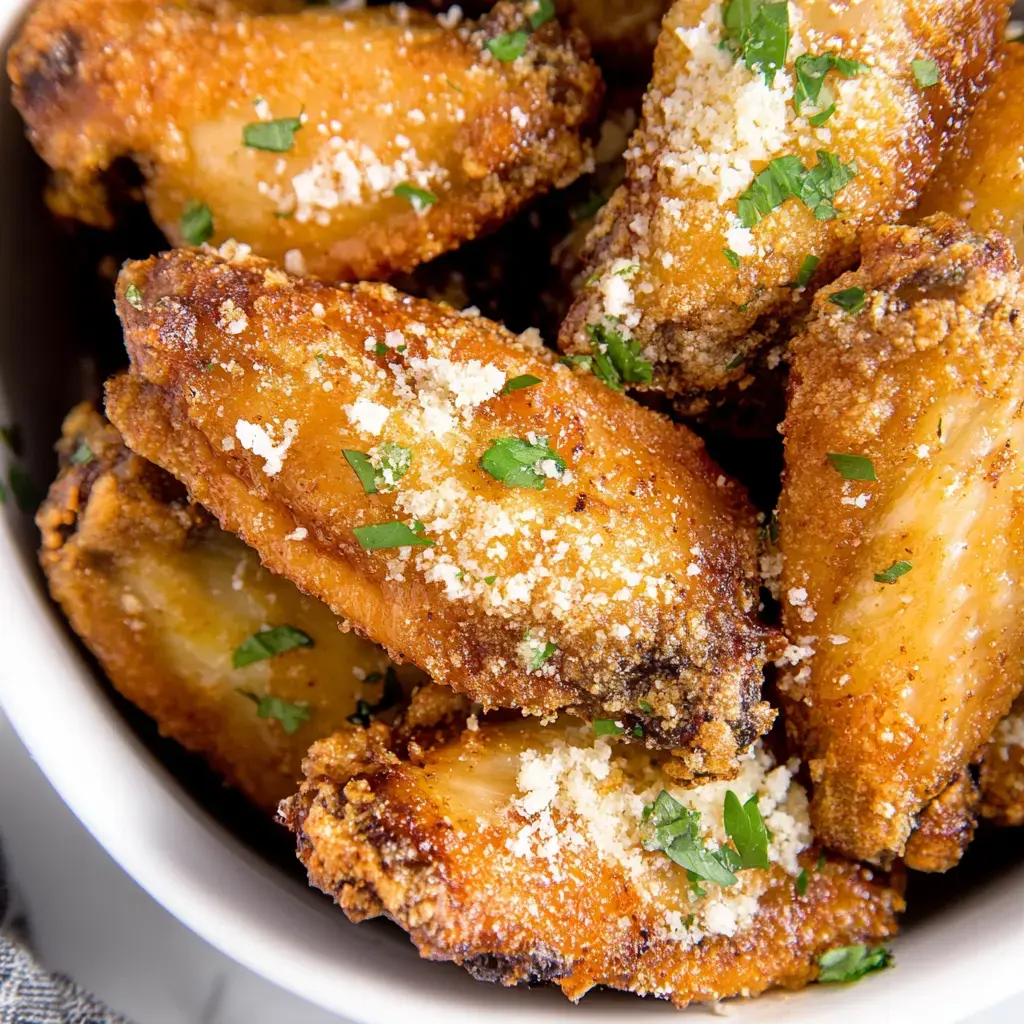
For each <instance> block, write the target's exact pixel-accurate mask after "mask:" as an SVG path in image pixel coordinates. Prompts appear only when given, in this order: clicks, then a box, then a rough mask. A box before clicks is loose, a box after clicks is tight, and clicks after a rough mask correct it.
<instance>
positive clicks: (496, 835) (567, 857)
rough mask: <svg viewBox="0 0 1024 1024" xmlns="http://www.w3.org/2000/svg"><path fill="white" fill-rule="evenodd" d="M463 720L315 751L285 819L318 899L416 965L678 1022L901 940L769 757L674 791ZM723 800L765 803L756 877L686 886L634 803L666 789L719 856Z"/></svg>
mask: <svg viewBox="0 0 1024 1024" xmlns="http://www.w3.org/2000/svg"><path fill="white" fill-rule="evenodd" d="M421 717H422V716H421ZM463 718H464V716H463ZM461 721H462V720H460V719H456V720H455V721H454V722H453V723H452V725H451V726H450V727H449V729H448V735H447V736H441V735H438V736H435V737H434V743H433V744H429V745H426V746H425V745H424V744H423V743H421V742H419V739H418V738H417V739H415V740H414V741H413V742H412V743H409V736H408V735H407V734H406V733H405V730H404V727H403V728H400V729H398V730H395V731H392V730H389V729H388V728H387V727H386V726H383V725H379V726H373V727H372V728H371V729H370V730H353V731H352V732H350V733H348V734H338V735H336V736H332V737H330V738H329V739H326V740H322V741H320V742H318V743H316V744H314V746H313V748H312V750H311V751H310V756H309V758H308V759H307V761H306V762H305V765H304V768H305V772H306V777H307V781H306V782H305V783H304V784H303V786H302V789H301V790H300V792H299V794H298V795H297V796H295V797H293V798H291V799H290V800H287V801H285V802H284V803H283V804H282V808H281V810H282V817H283V819H284V820H285V822H286V824H287V825H288V826H289V827H290V828H291V829H292V831H293V832H295V834H296V837H297V845H298V854H299V859H300V860H301V861H302V863H303V865H304V866H305V867H306V869H307V870H308V871H309V876H310V881H311V882H312V884H313V885H315V886H317V887H318V888H320V889H322V890H323V891H324V892H326V893H328V894H329V895H331V896H333V897H334V899H335V900H336V901H337V902H338V904H339V905H340V906H341V907H342V909H343V910H344V911H345V913H346V914H347V915H348V916H349V917H350V918H351V919H352V920H353V921H361V920H364V919H366V918H370V917H376V916H379V915H386V916H388V917H390V918H391V919H392V920H393V921H395V922H396V923H398V924H399V925H400V926H401V927H402V928H404V929H406V931H408V932H409V935H410V938H411V939H412V941H413V942H414V943H415V945H416V947H417V949H418V950H419V951H420V954H421V955H422V956H424V957H428V958H430V959H435V960H452V961H454V962H455V963H457V964H459V965H461V966H462V967H464V968H466V969H467V970H468V971H469V972H470V973H471V974H472V975H473V976H474V977H476V978H479V979H482V980H488V981H498V982H501V983H502V984H505V985H515V984H518V983H524V982H525V983H531V984H533V983H537V982H547V981H552V982H555V983H556V984H557V985H558V986H559V987H560V988H561V989H562V991H563V992H564V993H565V995H567V996H568V997H569V998H570V999H574V1000H575V999H579V998H580V997H581V996H583V995H584V994H585V993H586V992H587V991H588V990H589V989H590V988H592V987H594V986H595V985H609V986H611V987H614V988H619V989H624V990H626V991H630V992H636V993H638V994H641V995H657V996H659V997H661V998H667V999H671V1000H672V1002H673V1003H675V1004H676V1005H677V1006H685V1005H686V1004H687V1003H689V1002H691V1001H695V1000H712V999H722V998H726V997H728V996H735V995H740V994H743V995H753V994H757V993H759V992H762V991H764V990H765V989H768V988H772V987H777V986H782V987H786V988H800V987H802V986H803V985H805V984H807V983H808V982H809V981H812V980H814V978H815V977H816V975H817V966H816V964H815V959H816V956H818V955H820V954H821V953H823V952H825V951H826V950H829V949H831V948H833V947H835V946H842V945H845V944H847V943H853V942H875V941H877V940H879V939H882V938H884V937H885V936H888V935H890V934H892V933H893V932H894V931H895V920H894V918H895V914H896V913H897V912H898V911H899V910H901V909H902V905H903V904H902V900H901V898H900V896H899V895H898V894H897V893H896V892H894V891H893V889H892V888H890V886H889V885H888V884H887V882H886V880H885V879H884V878H883V877H881V876H878V875H875V874H874V873H873V872H872V871H870V870H868V869H864V868H861V867H859V866H856V865H853V864H851V863H849V862H846V861H843V860H841V859H838V858H833V857H828V858H827V859H826V857H824V856H821V857H820V859H819V853H818V851H817V850H816V849H815V848H813V847H812V843H813V838H812V836H811V832H810V829H809V827H808V823H807V817H806V810H807V798H806V795H805V793H804V790H803V788H802V787H801V786H800V785H799V784H797V783H796V782H795V781H793V779H792V774H791V770H792V768H793V766H792V765H789V766H785V765H780V766H776V765H775V763H774V761H773V759H772V758H771V756H770V755H769V754H768V752H767V751H766V750H765V749H763V748H762V747H761V746H760V745H759V746H758V747H757V748H755V750H754V751H753V752H751V753H750V754H749V755H747V757H746V758H745V759H744V760H743V764H742V770H741V773H740V775H739V777H738V778H737V779H736V780H735V781H733V782H731V783H721V782H720V783H711V784H706V785H703V786H698V787H697V788H695V789H687V790H678V789H675V788H674V786H673V782H672V779H671V778H670V777H669V776H667V775H666V774H665V773H664V771H663V765H662V764H661V763H660V762H659V759H658V757H657V755H654V756H652V755H651V754H649V753H647V752H646V751H643V750H639V749H638V748H636V747H626V746H624V745H622V744H621V743H620V742H619V741H617V740H615V739H614V738H610V737H604V736H595V735H594V733H593V731H592V730H591V729H590V728H589V727H588V726H585V725H584V726H580V725H578V724H577V725H573V724H571V722H570V721H568V720H565V719H561V720H560V721H559V722H558V723H556V724H554V725H550V726H548V727H544V726H541V725H539V724H537V723H536V722H524V721H522V720H519V721H514V722H491V721H483V722H480V723H479V724H478V723H477V722H476V720H475V719H470V720H469V722H468V728H466V729H465V730H464V729H463V728H462V725H461ZM407 747H408V751H409V753H408V754H407V753H406V748H407ZM729 790H732V791H733V792H734V794H735V795H736V797H738V799H739V801H740V802H741V803H744V804H745V803H746V802H747V801H748V800H749V799H750V798H751V797H754V798H756V802H757V807H758V812H759V814H760V815H761V817H762V819H763V821H764V824H765V826H766V827H767V829H768V830H769V831H770V835H771V839H770V841H768V839H767V835H766V836H765V842H766V844H767V845H766V846H765V850H764V853H765V855H766V859H765V860H764V861H762V862H761V863H762V864H764V865H765V867H758V868H750V869H747V870H737V871H736V872H735V874H734V875H733V884H731V885H727V884H717V883H714V882H709V881H707V880H704V881H694V882H691V881H690V880H689V878H688V874H687V870H686V869H685V868H684V867H683V866H680V865H679V864H677V863H674V862H673V861H672V860H670V859H669V857H668V856H666V854H665V853H664V852H659V849H660V847H659V844H657V843H655V844H653V846H654V848H653V849H652V844H651V842H650V840H651V837H652V836H651V832H650V831H649V830H648V823H650V824H652V825H653V822H650V819H651V817H652V815H651V812H650V811H645V807H650V805H652V804H654V803H655V801H656V800H658V799H659V794H662V793H663V791H664V794H665V795H663V796H661V797H660V799H661V802H660V803H659V804H658V805H657V808H658V809H659V811H660V809H661V808H663V807H664V806H665V805H666V804H667V806H668V808H669V809H672V811H673V816H675V818H676V821H677V823H678V822H679V821H681V820H685V819H686V818H688V817H689V812H691V811H696V812H698V814H699V821H698V822H697V823H695V830H696V836H695V839H694V840H693V841H691V842H690V843H689V844H688V845H689V846H690V847H691V848H693V849H700V850H703V851H705V853H707V852H708V851H714V850H715V848H717V847H719V846H720V845H722V844H726V843H727V836H726V829H725V823H724V821H723V808H724V802H725V800H726V793H727V791H729ZM666 797H669V798H670V801H669V800H666ZM673 804H674V805H675V806H674V808H673ZM658 820H667V817H666V818H659V819H658ZM645 840H646V846H647V848H646V849H645V848H644V845H643V844H644V841H645ZM710 855H711V856H712V857H714V854H713V852H712V853H711V854H710ZM681 863H682V862H681ZM722 881H724V882H727V881H728V879H727V878H726V879H723V880H722Z"/></svg>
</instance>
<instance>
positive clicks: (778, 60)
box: [722, 0, 790, 86]
mask: <svg viewBox="0 0 1024 1024" xmlns="http://www.w3.org/2000/svg"><path fill="white" fill-rule="evenodd" d="M722 20H723V22H724V24H725V39H724V40H723V45H724V46H726V47H727V48H728V49H730V50H732V52H733V53H734V54H735V55H736V56H737V57H741V58H742V59H743V62H744V63H745V64H746V65H747V67H748V68H749V69H750V70H751V71H753V70H754V69H755V68H760V70H761V73H762V74H763V75H764V80H765V83H766V84H767V85H768V86H771V84H772V83H773V82H774V81H775V75H776V73H777V72H778V71H779V70H781V68H782V67H783V66H784V65H785V63H786V54H787V52H788V51H789V39H790V33H789V4H788V3H786V2H782V3H766V2H765V0H729V2H728V3H726V4H724V5H723V7H722Z"/></svg>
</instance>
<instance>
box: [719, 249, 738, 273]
mask: <svg viewBox="0 0 1024 1024" xmlns="http://www.w3.org/2000/svg"><path fill="white" fill-rule="evenodd" d="M722 255H723V256H724V257H725V258H726V261H727V262H728V264H729V266H730V267H735V268H736V269H737V270H739V269H740V254H739V253H738V252H734V251H733V250H732V249H729V248H725V249H723V250H722Z"/></svg>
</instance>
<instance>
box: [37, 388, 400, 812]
mask: <svg viewBox="0 0 1024 1024" xmlns="http://www.w3.org/2000/svg"><path fill="white" fill-rule="evenodd" d="M59 447H60V451H61V455H62V463H63V465H62V469H61V473H60V476H59V477H58V478H57V480H56V482H55V483H54V484H53V486H52V487H51V488H50V494H49V497H48V498H47V500H46V501H45V502H44V503H43V506H42V508H41V509H40V511H39V514H38V522H39V526H40V529H41V530H42V535H43V545H42V551H41V553H40V560H41V562H42V566H43V569H44V570H45V572H46V575H47V578H48V580H49V582H50V591H51V593H52V594H53V596H54V598H55V599H56V600H57V601H58V602H59V604H60V605H61V607H62V608H63V610H64V613H65V614H66V615H67V617H68V619H69V621H70V622H71V625H72V627H73V628H74V630H75V632H76V633H78V635H79V636H80V637H81V638H82V639H83V640H84V641H85V643H86V645H87V646H88V647H89V649H90V650H91V651H92V652H93V653H94V654H95V655H96V657H97V658H98V659H99V661H100V663H101V665H102V666H103V668H104V670H105V672H106V673H107V676H108V678H109V679H110V681H111V683H113V685H114V686H115V687H116V688H117V690H118V691H119V692H120V693H121V694H123V695H124V696H125V697H127V698H128V699H129V700H130V701H132V702H133V703H134V704H137V705H138V706H139V707H140V708H141V709H142V710H143V711H145V712H146V714H148V715H150V716H151V717H152V718H154V719H155V720H156V723H157V725H158V726H159V727H160V731H161V732H162V733H163V734H164V735H166V736H170V737H171V738H173V739H175V740H177V741H178V742H179V743H181V744H182V745H183V746H185V747H187V748H188V749H189V750H192V751H194V752H196V753H198V754H201V755H202V756H203V757H205V758H206V760H207V761H209V762H210V764H211V765H212V766H213V768H214V769H215V770H216V771H218V772H219V773H220V774H222V775H223V776H224V777H225V778H226V779H227V781H228V782H230V783H232V784H233V785H235V786H237V787H238V789H240V790H241V791H242V792H243V793H244V794H245V795H246V796H247V797H249V799H250V800H252V801H253V803H255V804H257V805H258V806H260V807H262V808H264V809H265V810H267V811H268V812H272V811H273V809H274V808H275V807H276V806H277V802H278V801H279V800H281V799H282V798H283V797H284V796H286V795H288V794H289V793H293V792H294V791H295V783H296V780H297V779H298V778H299V777H300V775H301V772H300V765H301V762H302V758H303V756H304V755H305V752H306V750H307V749H308V747H309V745H310V743H311V742H312V741H313V740H314V739H316V738H318V737H321V736H326V735H328V734H330V733H332V732H334V731H335V730H337V729H342V728H344V727H345V724H346V718H347V716H349V715H352V714H353V713H354V712H356V711H357V701H358V700H360V699H362V700H364V701H365V702H366V704H367V705H370V706H373V705H377V704H380V703H381V702H382V699H383V693H382V684H381V682H375V681H374V676H376V678H377V679H378V680H383V679H384V678H385V671H386V668H387V665H388V659H387V657H386V656H385V655H384V653H383V652H382V651H381V650H380V649H379V648H377V647H374V646H372V645H371V644H369V643H367V642H366V641H365V640H362V639H360V638H359V637H357V636H355V635H354V634H352V633H342V632H341V631H340V630H339V629H338V623H337V620H336V619H335V617H334V616H333V615H332V614H331V613H330V611H328V609H327V608H325V607H324V606H323V605H322V604H320V603H319V602H318V601H314V600H313V599H311V598H308V597H305V596H303V595H302V594H300V593H299V592H298V591H297V590H296V589H295V587H294V586H293V585H292V584H291V583H289V582H288V581H287V580H285V579H283V578H282V577H280V576H275V575H273V574H272V573H270V572H267V570H265V569H263V568H261V567H260V564H259V559H258V557H257V556H256V553H255V552H253V551H251V550H250V549H249V548H247V547H245V545H243V544H242V543H240V542H239V541H238V540H237V539H236V538H235V537H233V536H231V534H228V533H224V532H223V531H222V530H220V529H218V528H217V525H216V523H215V522H214V521H213V520H212V519H211V517H210V516H208V515H207V514H206V513H205V512H204V511H203V510H202V509H201V508H199V507H198V506H197V505H194V504H191V503H190V502H189V501H188V500H187V498H186V496H185V492H184V488H182V486H181V485H180V484H179V483H178V482H177V481H176V480H174V479H173V478H172V477H170V476H168V475H167V474H166V473H164V472H163V470H161V469H158V468H157V467H156V466H154V465H152V464H150V463H148V462H146V461H145V460H143V459H141V458H139V456H137V455H133V454H131V453H130V452H129V451H127V449H125V447H124V446H123V444H122V442H121V438H120V436H119V435H118V433H117V431H116V430H115V429H114V428H113V427H112V426H110V424H109V423H107V422H106V421H105V420H104V419H103V418H102V417H101V416H100V415H99V414H98V413H96V412H95V411H94V410H93V409H92V408H91V407H89V406H88V405H84V406H79V407H78V408H76V409H75V410H73V411H72V412H71V413H70V414H69V415H68V417H67V420H66V421H65V424H64V434H63V438H62V440H61V442H60V446H59ZM268 626H274V627H277V631H276V632H275V633H269V634H268V633H266V632H264V631H265V630H266V629H267V627H268ZM282 627H285V628H282ZM294 631H298V632H299V633H301V637H304V638H305V639H304V640H301V642H300V643H298V644H296V646H294V647H293V649H291V650H290V651H287V652H282V653H280V654H277V655H276V656H274V657H267V656H266V655H267V653H268V647H267V644H268V642H270V641H267V640H263V641H262V642H260V641H256V643H255V645H254V641H253V638H254V637H257V638H259V637H263V638H266V637H272V638H275V637H276V638H281V637H282V635H284V636H285V638H291V639H292V640H296V639H301V638H299V637H297V634H296V633H295V632H294ZM310 641H312V642H311V643H310ZM239 652H243V653H242V654H241V656H240V655H239ZM244 652H248V653H244ZM254 653H255V654H260V655H263V657H262V658H261V660H251V661H248V663H247V664H244V665H240V666H239V667H234V666H233V662H234V661H235V660H241V661H247V659H248V658H250V657H251V656H252V655H253V654H254Z"/></svg>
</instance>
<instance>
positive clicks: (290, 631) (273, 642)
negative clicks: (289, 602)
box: [231, 626, 313, 668]
mask: <svg viewBox="0 0 1024 1024" xmlns="http://www.w3.org/2000/svg"><path fill="white" fill-rule="evenodd" d="M312 646H313V638H312V637H310V636H309V635H307V634H306V633H303V632H302V630H301V629H296V628H295V627H294V626H275V627H274V628H273V629H265V630H263V631H262V632H259V633H254V634H253V635H252V636H251V637H249V639H248V640H246V641H245V642H244V643H243V644H241V645H240V646H239V647H237V648H235V653H234V654H233V655H232V656H231V665H232V667H233V668H245V666H246V665H252V664H253V663H254V662H257V661H265V660H266V659H267V658H273V657H275V656H276V655H278V654H284V652H285V651H290V650H291V649H292V648H293V647H312Z"/></svg>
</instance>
